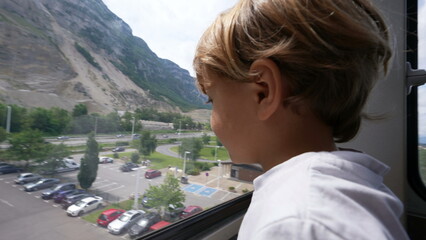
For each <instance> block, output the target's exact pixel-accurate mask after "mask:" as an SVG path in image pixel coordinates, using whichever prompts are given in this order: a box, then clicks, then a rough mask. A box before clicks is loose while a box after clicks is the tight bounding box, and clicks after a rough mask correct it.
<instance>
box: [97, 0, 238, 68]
mask: <svg viewBox="0 0 426 240" xmlns="http://www.w3.org/2000/svg"><path fill="white" fill-rule="evenodd" d="M103 2H104V3H105V4H106V5H107V7H108V8H109V9H110V10H111V11H112V12H114V13H115V14H116V15H117V16H118V17H120V18H121V19H123V20H124V21H125V22H126V23H127V24H129V26H130V28H132V30H133V35H134V36H138V37H140V38H142V39H143V40H144V41H145V42H146V43H147V44H148V46H149V47H150V49H151V50H152V51H153V52H155V53H156V54H157V56H159V57H160V58H166V59H169V60H171V61H173V62H175V63H176V64H178V65H179V66H180V67H181V68H184V69H186V70H188V71H189V72H190V73H191V75H194V73H193V70H192V59H193V56H194V53H195V47H196V46H197V43H198V39H199V38H200V37H201V35H202V34H203V32H204V30H205V29H206V28H207V27H208V26H209V25H210V24H211V23H212V22H213V21H214V19H215V18H216V16H217V15H218V14H219V13H220V12H222V11H224V10H226V9H228V8H230V7H232V6H233V5H234V4H235V3H236V2H237V1H236V0H209V1H207V0H185V1H176V0H153V1H148V0H103Z"/></svg>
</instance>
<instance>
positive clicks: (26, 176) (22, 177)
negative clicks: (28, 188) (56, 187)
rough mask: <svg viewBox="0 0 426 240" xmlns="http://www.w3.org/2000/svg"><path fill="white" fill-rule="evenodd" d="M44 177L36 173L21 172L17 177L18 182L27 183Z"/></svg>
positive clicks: (16, 181)
mask: <svg viewBox="0 0 426 240" xmlns="http://www.w3.org/2000/svg"><path fill="white" fill-rule="evenodd" d="M41 178H42V176H40V175H38V174H36V173H21V174H19V175H18V176H17V177H16V179H15V183H16V184H25V183H30V182H35V181H38V180H40V179H41Z"/></svg>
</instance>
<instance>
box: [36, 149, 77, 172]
mask: <svg viewBox="0 0 426 240" xmlns="http://www.w3.org/2000/svg"><path fill="white" fill-rule="evenodd" d="M48 146H49V147H48V149H49V150H48V153H47V156H46V159H45V164H43V167H42V170H43V171H45V172H48V173H52V175H54V174H55V170H56V169H57V168H59V167H65V164H64V162H63V161H61V160H62V159H64V158H66V157H68V156H69V155H70V154H71V151H69V150H68V149H67V146H66V145H65V144H63V143H61V144H58V145H53V144H52V145H48Z"/></svg>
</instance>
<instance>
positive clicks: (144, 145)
mask: <svg viewBox="0 0 426 240" xmlns="http://www.w3.org/2000/svg"><path fill="white" fill-rule="evenodd" d="M155 148H157V139H156V138H155V136H151V132H149V131H143V132H142V136H141V138H140V145H139V153H140V154H142V156H144V159H146V158H147V157H148V156H149V155H151V153H153V152H154V151H155Z"/></svg>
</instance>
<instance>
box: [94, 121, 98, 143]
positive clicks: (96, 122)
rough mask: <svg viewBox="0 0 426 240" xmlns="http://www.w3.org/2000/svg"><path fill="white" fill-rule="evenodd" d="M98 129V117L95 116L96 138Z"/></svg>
mask: <svg viewBox="0 0 426 240" xmlns="http://www.w3.org/2000/svg"><path fill="white" fill-rule="evenodd" d="M97 131H98V117H97V116H96V117H95V136H94V137H95V138H96V132H97Z"/></svg>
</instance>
